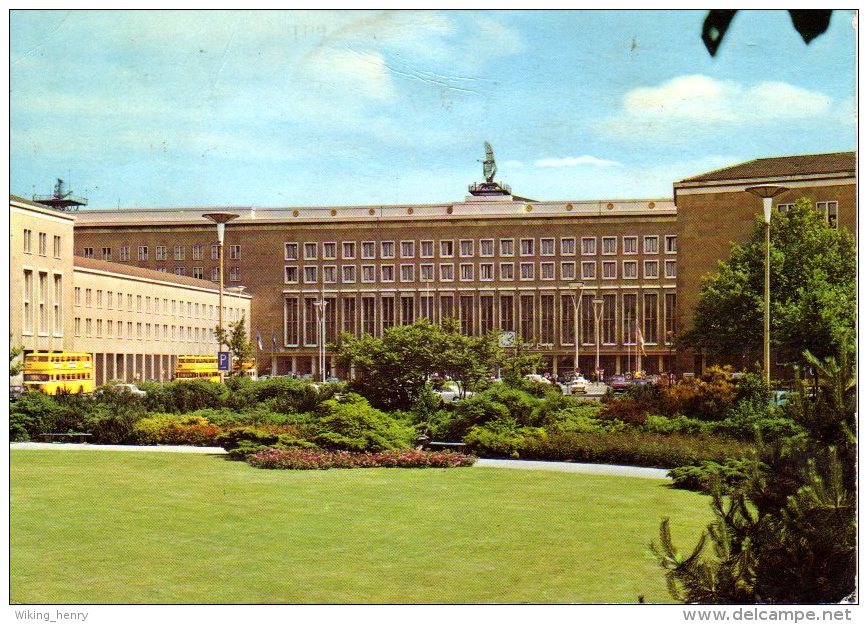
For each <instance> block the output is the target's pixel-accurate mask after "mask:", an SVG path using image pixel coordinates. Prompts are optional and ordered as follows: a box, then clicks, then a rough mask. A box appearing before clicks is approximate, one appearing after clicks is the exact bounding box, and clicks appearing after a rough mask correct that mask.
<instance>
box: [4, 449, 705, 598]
mask: <svg viewBox="0 0 868 624" xmlns="http://www.w3.org/2000/svg"><path fill="white" fill-rule="evenodd" d="M10 455H11V494H10V496H11V517H10V521H11V553H10V554H11V590H10V591H11V601H12V602H13V603H173V604H174V603H223V602H227V603H431V602H434V603H441V602H442V603H501V602H508V603H515V602H531V603H565V602H571V603H610V602H626V603H635V602H636V600H637V596H639V595H640V594H642V595H644V596H645V598H646V600H647V601H648V602H667V601H669V600H670V599H669V596H668V594H667V593H666V589H665V583H664V580H663V577H662V574H661V571H660V570H659V568H658V567H657V565H656V563H655V561H654V560H653V559H652V558H651V557H650V555H648V554H647V547H646V545H647V544H648V542H649V541H650V540H651V539H653V538H655V537H656V536H657V528H658V523H659V520H660V518H661V516H667V515H668V516H672V518H673V531H674V534H675V538H676V541H677V543H680V544H682V545H683V548H685V549H687V548H688V547H691V546H692V545H693V544H694V543H695V541H696V539H697V538H698V535H699V533H700V531H701V529H702V527H703V526H704V525H705V524H706V523H707V522H708V520H709V519H710V510H709V507H708V499H707V497H702V496H699V495H697V494H694V493H691V492H684V491H679V490H671V489H669V488H667V487H666V486H665V482H664V481H656V480H646V479H635V478H627V477H602V476H591V475H578V474H569V473H557V472H537V471H522V470H509V469H495V468H479V467H474V468H459V469H449V470H407V469H388V468H382V469H362V470H329V471H320V472H292V471H276V470H273V471H270V470H258V469H255V468H251V467H249V466H248V465H246V464H244V463H239V462H230V461H225V460H224V459H222V458H220V457H212V456H204V455H182V454H172V453H135V452H130V453H126V452H109V451H104V452H98V451H26V450H13V451H11V453H10Z"/></svg>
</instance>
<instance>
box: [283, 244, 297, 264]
mask: <svg viewBox="0 0 868 624" xmlns="http://www.w3.org/2000/svg"><path fill="white" fill-rule="evenodd" d="M283 259H284V260H298V243H284V244H283Z"/></svg>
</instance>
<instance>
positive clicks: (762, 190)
mask: <svg viewBox="0 0 868 624" xmlns="http://www.w3.org/2000/svg"><path fill="white" fill-rule="evenodd" d="M745 190H746V191H747V192H748V193H753V194H754V195H756V196H757V197H762V200H763V223H764V225H765V234H766V262H765V282H764V283H765V288H764V290H765V292H764V297H763V300H764V302H765V305H764V309H763V375H764V377H765V380H766V384H768V383H769V381H770V380H771V370H772V368H771V357H770V349H769V333H770V331H769V328H770V325H771V320H770V319H771V294H770V287H769V283H770V277H769V273H770V269H769V266H770V262H769V250H770V249H771V233H770V232H771V225H772V198H773V197H775V196H776V195H780V194H781V193H783V192H784V191H786V190H788V189H787V188H786V187H784V186H774V185H768V186H751V187H748V188H746V189H745Z"/></svg>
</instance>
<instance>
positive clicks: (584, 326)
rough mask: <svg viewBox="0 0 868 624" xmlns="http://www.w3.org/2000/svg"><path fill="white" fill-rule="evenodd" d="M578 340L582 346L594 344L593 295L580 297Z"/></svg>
mask: <svg viewBox="0 0 868 624" xmlns="http://www.w3.org/2000/svg"><path fill="white" fill-rule="evenodd" d="M580 314H581V316H580V318H579V321H580V322H581V329H580V330H579V334H580V335H579V338H580V339H581V341H582V344H591V345H592V344H594V295H582V310H581V313H580Z"/></svg>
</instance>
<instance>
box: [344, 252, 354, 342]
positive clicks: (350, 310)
mask: <svg viewBox="0 0 868 624" xmlns="http://www.w3.org/2000/svg"><path fill="white" fill-rule="evenodd" d="M353 268H355V267H353ZM343 301H344V304H343V305H344V315H343V328H342V329H343V331H345V332H347V333H349V334H352V335H355V334H356V300H355V299H354V298H351V299H344V300H343Z"/></svg>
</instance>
